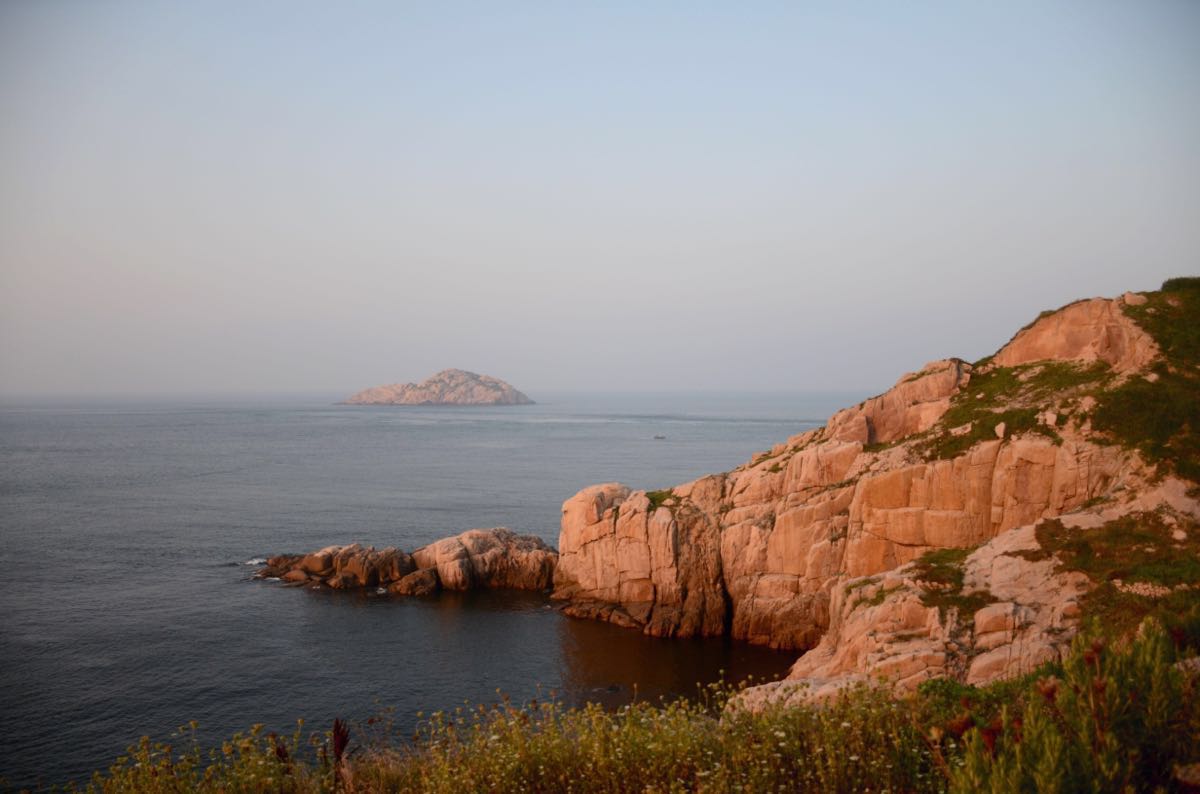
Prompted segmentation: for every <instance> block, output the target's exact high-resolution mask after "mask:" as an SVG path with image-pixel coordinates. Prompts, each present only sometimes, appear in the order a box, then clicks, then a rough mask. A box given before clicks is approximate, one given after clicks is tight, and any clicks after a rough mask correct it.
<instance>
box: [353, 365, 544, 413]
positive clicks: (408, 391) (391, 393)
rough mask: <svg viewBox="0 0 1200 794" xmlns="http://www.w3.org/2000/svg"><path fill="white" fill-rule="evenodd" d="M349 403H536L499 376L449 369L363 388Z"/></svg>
mask: <svg viewBox="0 0 1200 794" xmlns="http://www.w3.org/2000/svg"><path fill="white" fill-rule="evenodd" d="M345 402H346V404H347V405H532V404H533V400H531V399H529V398H528V397H526V396H525V395H524V394H522V393H521V392H519V391H517V390H516V389H514V388H513V387H512V386H510V385H508V384H507V383H505V382H504V381H502V380H500V379H499V378H493V377H491V376H490V375H477V374H476V373H474V372H467V371H466V370H461V369H446V370H442V371H441V372H439V373H437V374H436V375H433V376H431V377H429V378H427V379H426V380H423V381H421V382H420V383H393V384H391V385H390V386H375V387H372V388H370V389H365V390H364V391H360V392H358V393H357V394H355V395H352V396H351V397H348V398H347V399H346V401H345Z"/></svg>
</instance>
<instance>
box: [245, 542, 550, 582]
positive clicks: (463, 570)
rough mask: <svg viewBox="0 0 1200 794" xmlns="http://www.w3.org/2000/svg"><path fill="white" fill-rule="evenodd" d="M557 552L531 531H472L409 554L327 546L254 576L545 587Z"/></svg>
mask: <svg viewBox="0 0 1200 794" xmlns="http://www.w3.org/2000/svg"><path fill="white" fill-rule="evenodd" d="M557 561H558V553H557V552H556V551H555V550H554V549H552V548H550V547H549V546H547V545H546V543H545V542H544V541H543V540H542V539H541V538H539V537H536V536H534V535H518V534H517V533H515V532H513V531H512V530H510V529H505V528H503V527H497V528H494V529H472V530H468V531H467V532H463V533H462V534H460V535H455V536H453V537H449V538H443V539H441V540H438V541H435V542H433V543H430V544H429V545H427V546H422V547H421V548H419V549H416V550H415V551H413V552H412V553H411V554H408V553H406V552H404V551H401V550H400V549H397V548H394V547H388V548H385V549H379V550H376V549H375V548H374V547H373V546H368V547H363V546H361V545H359V544H357V543H356V544H353V545H350V546H326V547H325V548H323V549H320V550H318V551H314V552H311V553H309V554H282V555H278V556H275V557H271V558H269V559H268V560H267V562H266V565H264V566H263V567H262V568H260V569H259V570H258V572H257V573H256V574H255V576H257V577H258V578H260V579H278V580H280V581H281V582H283V583H284V584H288V585H292V586H294V587H310V588H320V587H328V588H331V589H334V590H351V589H362V588H373V589H381V590H384V591H385V592H387V593H391V594H392V595H402V596H413V595H430V594H432V593H436V592H437V591H438V590H442V589H445V590H472V589H495V588H509V589H516V590H548V589H549V588H550V586H551V584H552V582H553V578H554V570H555V566H556V563H557Z"/></svg>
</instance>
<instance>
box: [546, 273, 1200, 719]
mask: <svg viewBox="0 0 1200 794" xmlns="http://www.w3.org/2000/svg"><path fill="white" fill-rule="evenodd" d="M1139 299H1141V300H1143V301H1144V298H1142V297H1141V296H1136V295H1133V296H1130V295H1127V296H1125V297H1123V298H1119V299H1117V300H1103V299H1095V300H1089V301H1082V302H1079V303H1076V304H1072V305H1070V306H1067V307H1064V308H1063V309H1061V310H1059V311H1057V312H1053V313H1050V314H1048V315H1045V316H1043V317H1041V318H1039V319H1038V320H1037V321H1035V322H1034V323H1032V324H1031V325H1030V326H1029V327H1027V328H1026V329H1024V330H1022V331H1021V332H1019V333H1018V334H1017V335H1016V336H1015V337H1014V338H1013V340H1012V341H1011V342H1009V343H1008V344H1007V345H1005V346H1004V348H1002V349H1001V350H1000V351H999V352H998V353H997V354H996V355H995V356H993V357H992V359H991V360H990V361H986V360H985V361H984V362H980V363H979V364H978V365H971V364H968V363H967V362H965V361H961V360H957V359H947V360H941V361H935V362H932V363H930V364H928V365H926V366H925V367H923V368H922V369H921V370H920V371H918V372H915V373H910V374H908V375H905V376H904V377H902V378H900V380H899V381H898V382H897V383H896V385H895V386H894V387H892V388H891V389H890V390H888V391H887V392H886V393H884V394H882V395H880V396H878V397H875V398H872V399H869V400H866V401H864V402H862V403H860V404H859V405H857V406H854V407H852V408H848V409H845V410H843V411H839V412H838V413H836V414H834V415H833V416H832V417H831V418H830V420H829V421H828V423H827V424H826V425H825V426H824V427H822V428H819V429H816V430H812V431H809V432H806V433H802V434H800V435H797V436H794V437H792V438H790V439H788V440H787V441H785V442H784V443H782V444H778V445H776V446H775V447H773V448H772V449H770V450H768V451H765V452H763V453H760V454H758V455H756V456H755V457H754V458H753V459H752V460H751V461H750V462H748V463H746V464H744V465H742V466H740V467H738V468H737V469H734V470H733V471H730V472H726V473H721V474H715V475H711V476H707V477H703V478H701V479H698V480H696V481H694V482H691V483H686V484H684V485H679V486H676V487H674V488H671V489H669V490H667V491H660V492H650V493H647V492H644V491H634V490H631V489H630V488H628V487H626V486H624V485H621V484H619V483H606V484H603V485H596V486H592V487H589V488H585V489H584V490H582V491H580V492H579V493H578V494H576V495H575V496H573V497H572V498H570V499H568V500H567V501H566V502H565V503H564V505H563V514H562V526H561V533H560V537H559V554H560V557H559V564H558V568H557V571H556V573H555V577H554V593H553V597H554V598H556V599H560V600H563V601H564V602H566V606H565V607H564V608H565V611H566V612H567V613H568V614H571V615H576V616H580V617H591V618H599V619H603V620H608V621H611V622H613V623H617V624H619V625H623V626H628V627H631V628H636V629H639V630H641V631H643V632H645V633H647V634H652V635H656V636H678V637H688V636H715V635H723V634H728V635H731V636H732V637H734V638H735V639H739V640H744V641H748V642H751V643H756V644H763V645H770V646H772V647H776V648H782V649H792V650H797V651H808V653H806V654H805V655H804V656H802V657H801V658H800V660H799V661H798V662H797V664H796V666H795V667H794V668H793V670H792V672H791V676H790V678H792V679H794V680H793V681H792V682H791V683H789V684H788V685H787V686H784V685H779V686H777V687H775V688H774V689H773V690H763V691H762V692H760V693H759V696H760V697H761V698H763V699H766V700H770V699H772V698H783V699H784V700H787V699H789V698H793V697H798V696H799V695H797V694H796V693H797V692H801V691H802V692H804V693H807V694H805V697H809V696H814V695H813V693H815V696H816V697H823V696H826V695H828V694H829V693H831V692H833V691H836V690H837V689H838V688H839V687H841V686H844V685H845V684H846V683H849V682H852V681H855V680H864V679H866V678H868V677H871V678H875V677H879V676H882V677H883V678H884V679H886V680H888V681H889V682H892V683H893V684H894V685H895V686H896V688H897V690H898V691H911V689H912V688H913V687H915V686H916V685H917V684H918V683H920V681H922V680H925V679H926V678H929V677H933V676H937V675H950V676H953V677H956V678H958V679H960V680H964V681H970V682H972V683H978V682H984V681H990V680H994V679H996V678H1000V677H1004V676H1006V675H1012V674H1014V673H1016V672H1019V671H1023V670H1027V669H1030V668H1031V667H1032V666H1034V665H1035V664H1036V663H1038V662H1040V661H1043V660H1044V659H1046V658H1051V657H1052V656H1054V655H1057V654H1058V653H1059V652H1060V651H1061V650H1062V649H1063V648H1064V647H1065V645H1066V643H1067V642H1068V641H1069V639H1070V637H1071V635H1072V633H1073V631H1074V621H1076V619H1077V617H1078V614H1079V613H1078V607H1077V603H1076V602H1077V600H1078V596H1079V594H1080V588H1081V587H1084V585H1083V583H1082V582H1081V581H1080V580H1079V578H1078V577H1077V576H1076V577H1072V576H1069V575H1060V574H1057V573H1055V571H1054V565H1053V562H1052V561H1047V562H1043V563H1035V562H1033V561H1031V560H1026V559H1023V558H1022V557H1020V556H1012V555H1011V554H1010V553H1009V552H1012V551H1018V550H1020V549H1023V548H1028V544H1029V543H1031V542H1033V543H1034V545H1035V546H1036V542H1034V541H1032V540H1031V539H1032V538H1033V536H1034V528H1035V526H1036V525H1037V523H1038V522H1039V521H1042V520H1044V519H1049V518H1054V517H1058V516H1066V515H1077V516H1082V515H1087V514H1089V513H1095V512H1096V510H1097V509H1098V508H1095V507H1091V506H1092V505H1095V504H1096V503H1097V502H1100V501H1102V500H1108V501H1107V502H1106V504H1107V507H1105V509H1106V510H1109V512H1110V516H1109V518H1110V519H1111V518H1112V517H1113V516H1115V515H1118V514H1120V511H1121V510H1123V511H1125V513H1129V512H1135V511H1138V510H1155V509H1158V508H1160V507H1162V506H1164V505H1167V504H1170V506H1171V509H1176V510H1181V511H1183V512H1184V513H1187V514H1190V515H1200V505H1197V503H1196V501H1195V500H1194V499H1190V498H1185V497H1184V496H1183V494H1184V493H1185V492H1186V490H1187V489H1186V488H1184V487H1183V486H1182V484H1181V483H1180V481H1178V480H1171V479H1170V478H1168V480H1167V485H1170V484H1171V483H1172V482H1174V483H1175V485H1174V486H1171V487H1170V488H1166V490H1165V491H1163V492H1162V493H1161V494H1159V496H1153V494H1154V493H1155V489H1154V486H1153V483H1154V482H1155V481H1156V480H1155V476H1154V472H1153V471H1151V470H1150V469H1149V468H1148V467H1147V466H1146V465H1145V464H1144V463H1143V462H1142V460H1141V458H1140V457H1139V456H1138V454H1137V453H1136V452H1135V451H1133V450H1130V449H1127V448H1123V447H1121V446H1118V445H1115V444H1112V443H1108V442H1106V441H1105V439H1103V438H1098V437H1097V435H1096V434H1094V433H1093V432H1092V430H1091V423H1090V414H1089V411H1090V409H1091V408H1092V407H1093V406H1094V404H1095V401H1094V400H1092V399H1091V398H1090V397H1087V396H1085V393H1084V391H1083V390H1082V387H1080V386H1078V385H1077V384H1076V382H1075V381H1073V380H1072V379H1071V378H1070V377H1063V376H1062V373H1063V372H1066V373H1068V374H1073V373H1074V374H1078V375H1079V376H1080V377H1082V376H1083V375H1084V374H1085V373H1084V370H1083V368H1084V367H1087V366H1090V365H1092V364H1094V363H1095V362H1103V364H1104V365H1107V369H1106V370H1105V372H1106V373H1109V374H1108V375H1106V377H1111V378H1115V379H1118V380H1119V379H1121V378H1128V377H1135V376H1139V375H1140V374H1142V373H1144V372H1146V370H1147V368H1148V367H1149V366H1150V365H1151V364H1152V363H1153V362H1154V361H1156V360H1157V358H1158V356H1159V353H1158V348H1157V346H1156V345H1155V343H1154V341H1153V339H1152V338H1151V337H1150V336H1149V335H1148V334H1146V333H1145V332H1144V331H1143V330H1142V329H1141V328H1140V327H1138V326H1137V325H1136V323H1134V322H1133V321H1132V320H1131V319H1129V317H1128V316H1127V315H1126V314H1125V313H1124V312H1123V311H1122V306H1123V305H1138V301H1139ZM1054 367H1058V369H1054ZM1063 367H1066V369H1063ZM1073 367H1074V368H1078V369H1072V368H1073ZM1051 376H1053V377H1051ZM1002 377H1003V378H1007V379H1008V381H1006V382H1009V383H1011V384H1012V389H1011V393H1012V394H1013V395H1021V400H1023V401H1020V400H1018V401H1017V402H1013V401H1011V400H1010V401H1008V402H1006V401H1005V400H1004V399H1000V400H998V401H997V402H996V404H994V405H993V404H991V403H989V402H988V400H989V399H991V398H990V397H989V392H987V390H986V389H985V388H984V387H982V386H981V387H980V390H979V391H976V390H975V389H973V388H972V381H973V380H978V381H979V382H980V383H981V384H986V383H988V382H992V383H995V382H997V380H998V379H1000V378H1002ZM1039 378H1044V380H1039ZM1055 378H1057V379H1055ZM1026 386H1028V388H1025V387H1026ZM1030 395H1032V396H1030ZM1012 399H1013V400H1017V397H1013V398H1012ZM1089 400H1090V402H1089ZM1035 406H1036V407H1035ZM952 407H953V408H954V409H955V412H954V413H953V414H950V417H952V418H953V417H962V416H969V417H970V419H969V420H968V421H966V422H965V423H963V424H953V426H952V425H951V424H948V423H947V421H944V420H945V419H946V418H947V415H948V413H949V412H950V411H951V409H952ZM1014 412H1015V413H1014ZM1034 413H1036V423H1032V422H1030V421H1018V420H1023V419H1025V418H1027V417H1030V416H1032V415H1033V414H1034ZM990 417H994V418H992V419H990ZM1006 418H1007V420H1008V421H1006ZM954 421H955V422H957V421H958V419H955V420H954ZM956 437H962V438H964V439H965V440H964V443H963V444H962V445H960V446H961V449H960V447H959V446H953V445H951V446H948V447H941V448H939V446H938V443H939V442H940V441H943V440H945V439H947V438H956ZM940 449H944V450H948V451H939V450H940ZM1160 490H1161V489H1160ZM1166 491H1171V493H1173V494H1175V496H1174V497H1172V499H1174V501H1169V500H1168V501H1163V500H1164V499H1166V496H1164V495H1163V494H1165V493H1166ZM1134 497H1136V498H1134ZM1160 497H1161V498H1160ZM1176 497H1178V498H1176ZM1156 499H1157V501H1155V500H1156ZM1147 500H1149V501H1150V502H1153V504H1149V503H1147ZM1114 504H1115V505H1120V507H1119V509H1118V510H1117V512H1116V513H1113V512H1112V511H1113V510H1114V509H1116V508H1114V507H1113V505H1114ZM938 549H964V550H972V551H971V553H970V555H969V556H968V557H966V558H965V562H964V563H963V565H964V566H965V573H964V577H965V580H966V582H967V583H968V584H969V585H970V586H971V587H973V588H976V589H978V590H979V591H981V592H983V591H986V592H989V593H990V594H991V596H989V597H990V598H992V599H993V601H991V602H989V603H988V604H987V606H986V608H981V610H980V613H979V614H974V615H958V614H957V613H956V612H954V611H953V610H952V611H951V612H950V613H946V612H945V610H939V609H938V608H931V607H928V606H925V605H924V603H925V598H924V597H923V596H922V593H924V592H925V591H924V590H923V588H922V586H921V585H920V583H919V582H917V581H916V580H914V579H913V578H912V577H913V568H912V564H913V563H914V561H917V560H918V559H919V558H921V557H922V555H924V554H925V553H927V552H930V551H933V550H938ZM964 553H965V552H964ZM972 626H973V628H971V627H972ZM748 697H749V696H748Z"/></svg>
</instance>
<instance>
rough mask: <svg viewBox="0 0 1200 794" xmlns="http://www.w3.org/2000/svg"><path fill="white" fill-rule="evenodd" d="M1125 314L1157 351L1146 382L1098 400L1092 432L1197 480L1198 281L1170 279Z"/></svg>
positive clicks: (1140, 380) (1131, 382)
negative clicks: (1108, 436)
mask: <svg viewBox="0 0 1200 794" xmlns="http://www.w3.org/2000/svg"><path fill="white" fill-rule="evenodd" d="M1145 297H1146V302H1145V303H1144V304H1142V305H1141V306H1126V307H1125V312H1126V314H1128V315H1129V316H1130V317H1132V318H1133V320H1134V321H1135V322H1136V323H1137V324H1138V325H1140V326H1141V327H1142V328H1143V329H1144V330H1145V331H1146V332H1147V333H1148V334H1150V336H1152V337H1153V338H1154V341H1155V342H1157V343H1158V347H1159V349H1160V350H1161V351H1162V360H1161V361H1158V362H1157V363H1155V365H1154V367H1153V370H1152V373H1151V377H1152V378H1153V380H1147V379H1146V378H1131V379H1130V380H1128V381H1126V382H1125V383H1123V384H1121V385H1120V386H1118V387H1117V388H1115V389H1112V390H1111V391H1107V392H1104V393H1102V394H1100V395H1099V397H1098V405H1097V406H1096V410H1095V413H1094V415H1093V417H1092V426H1093V427H1094V428H1095V429H1096V430H1100V431H1104V432H1107V433H1110V434H1112V436H1113V437H1114V438H1115V439H1116V440H1117V441H1119V442H1120V443H1122V444H1124V445H1126V446H1130V447H1135V448H1136V449H1137V450H1138V451H1139V452H1141V453H1142V455H1144V456H1145V457H1146V458H1147V460H1149V461H1151V462H1154V463H1159V464H1161V465H1162V466H1164V467H1165V468H1167V469H1168V470H1173V471H1174V472H1176V473H1177V474H1179V475H1180V476H1182V477H1186V478H1187V479H1189V480H1193V481H1200V399H1197V395H1200V278H1175V279H1170V280H1169V281H1166V282H1164V283H1163V286H1162V290H1161V291H1160V292H1151V293H1147V294H1146V296H1145Z"/></svg>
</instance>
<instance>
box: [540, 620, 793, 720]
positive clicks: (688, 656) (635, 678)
mask: <svg viewBox="0 0 1200 794" xmlns="http://www.w3.org/2000/svg"><path fill="white" fill-rule="evenodd" d="M558 636H559V641H560V644H561V653H562V663H563V687H564V692H563V695H564V699H566V700H567V701H568V702H571V703H580V702H586V701H595V702H599V703H602V704H604V705H605V706H609V707H615V706H621V705H624V704H626V703H628V702H630V701H631V700H634V699H637V700H646V701H652V702H657V701H658V700H659V699H661V698H668V699H669V698H672V697H675V696H678V695H684V696H692V695H695V694H696V693H697V691H698V688H699V687H700V686H703V685H705V684H709V683H713V682H716V681H720V680H724V681H726V682H729V683H738V682H741V681H745V680H747V679H753V680H754V681H756V682H762V681H773V680H775V679H776V678H779V677H780V676H782V675H784V674H785V673H786V672H787V669H788V667H789V666H790V665H791V663H792V662H794V661H795V654H787V653H779V652H778V651H772V650H770V649H767V648H761V647H756V646H752V645H746V644H744V643H738V642H732V641H730V640H728V639H724V638H707V639H686V640H680V639H662V638H659V637H647V636H646V635H644V634H642V633H640V632H637V631H634V630H632V629H623V628H620V627H618V626H613V625H612V624H609V623H599V622H596V621H590V620H579V619H575V618H569V617H566V616H565V615H564V616H562V620H561V621H559V625H558Z"/></svg>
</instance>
